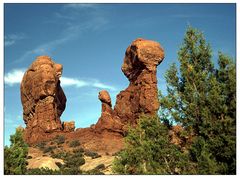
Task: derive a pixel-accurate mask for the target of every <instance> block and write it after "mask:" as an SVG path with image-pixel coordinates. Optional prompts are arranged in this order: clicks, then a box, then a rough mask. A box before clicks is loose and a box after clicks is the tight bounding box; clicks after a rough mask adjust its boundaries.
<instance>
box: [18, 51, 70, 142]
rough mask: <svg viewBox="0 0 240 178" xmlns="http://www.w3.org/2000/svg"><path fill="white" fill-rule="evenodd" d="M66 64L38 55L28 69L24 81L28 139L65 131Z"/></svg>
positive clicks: (33, 140)
mask: <svg viewBox="0 0 240 178" xmlns="http://www.w3.org/2000/svg"><path fill="white" fill-rule="evenodd" d="M61 74H62V65H60V64H56V63H55V62H54V61H52V60H51V58H50V57H48V56H40V57H38V58H37V59H36V60H35V61H34V62H33V63H32V65H31V66H30V67H29V69H28V70H27V71H26V72H25V74H24V77H23V79H22V82H21V101H22V105H23V119H24V122H25V124H26V129H25V140H26V141H27V142H28V143H32V142H36V141H38V140H39V139H41V138H45V137H47V133H51V132H54V131H60V130H62V124H61V121H60V116H61V114H62V112H63V111H64V109H65V105H66V101H67V100H66V97H65V94H64V92H63V90H62V88H61V86H60V81H59V77H60V76H61Z"/></svg>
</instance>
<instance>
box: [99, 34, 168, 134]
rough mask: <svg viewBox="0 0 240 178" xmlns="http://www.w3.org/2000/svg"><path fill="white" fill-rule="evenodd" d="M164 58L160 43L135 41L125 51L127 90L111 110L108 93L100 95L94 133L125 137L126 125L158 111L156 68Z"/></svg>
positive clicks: (124, 65)
mask: <svg viewBox="0 0 240 178" xmlns="http://www.w3.org/2000/svg"><path fill="white" fill-rule="evenodd" d="M163 58H164V51H163V49H162V47H161V46H160V44H159V43H157V42H154V41H150V40H144V39H141V38H139V39H136V40H135V41H133V42H132V44H131V45H130V46H129V47H128V48H127V50H126V54H125V58H124V63H123V65H122V71H123V73H124V74H125V76H126V77H127V78H128V80H129V81H130V84H129V86H128V88H127V89H125V90H123V91H121V92H120V93H119V94H118V95H117V100H116V105H115V107H114V109H112V104H111V98H110V96H109V94H108V92H107V91H105V90H103V91H101V92H99V100H100V101H101V102H102V114H101V117H100V118H99V120H98V122H97V124H96V125H95V128H96V129H97V131H103V130H104V129H105V130H108V131H115V132H121V133H124V131H125V129H126V127H125V126H127V125H128V123H130V124H135V123H136V120H137V119H138V118H139V116H140V115H141V114H147V115H155V114H156V113H157V110H158V109H159V102H158V89H157V76H156V75H157V66H158V65H159V64H160V63H161V62H162V60H163Z"/></svg>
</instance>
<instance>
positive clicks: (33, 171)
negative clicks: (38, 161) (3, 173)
mask: <svg viewBox="0 0 240 178" xmlns="http://www.w3.org/2000/svg"><path fill="white" fill-rule="evenodd" d="M26 174H27V175H58V174H61V172H60V171H57V170H52V169H49V168H35V169H28V170H27V172H26Z"/></svg>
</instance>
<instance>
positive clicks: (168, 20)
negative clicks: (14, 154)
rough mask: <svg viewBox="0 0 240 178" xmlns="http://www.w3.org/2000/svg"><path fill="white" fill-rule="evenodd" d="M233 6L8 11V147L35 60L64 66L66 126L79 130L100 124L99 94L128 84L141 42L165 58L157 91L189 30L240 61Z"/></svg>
mask: <svg viewBox="0 0 240 178" xmlns="http://www.w3.org/2000/svg"><path fill="white" fill-rule="evenodd" d="M235 16H236V11H235V4H4V52H5V56H4V81H5V82H4V87H5V92H4V97H5V100H4V119H5V120H4V121H5V122H4V131H5V145H6V144H9V136H10V134H13V133H14V132H15V128H16V127H17V126H18V125H22V126H25V124H24V122H23V119H22V106H21V100H20V81H21V78H22V75H23V73H24V72H25V70H26V69H27V68H28V67H29V65H30V64H31V63H32V62H33V61H34V59H35V58H36V56H39V55H49V56H50V57H52V59H53V60H54V61H55V62H57V63H60V64H62V65H63V75H62V79H61V80H62V81H61V82H62V88H63V90H64V92H65V94H66V96H67V99H68V101H67V106H66V109H65V112H64V113H63V115H62V117H61V120H62V121H70V120H75V122H76V127H77V128H79V127H87V126H89V125H91V124H93V123H96V121H97V120H98V118H99V117H100V114H101V103H100V101H99V100H98V92H99V91H100V90H102V89H107V90H108V91H109V93H110V95H111V98H112V102H113V103H115V98H116V95H117V94H118V93H119V92H120V91H121V90H123V89H125V88H126V87H127V86H128V84H129V82H128V80H127V78H126V77H125V76H124V74H123V73H122V71H121V65H122V63H123V58H124V54H125V50H126V48H127V47H128V45H129V44H130V43H131V42H132V41H133V40H134V39H136V38H139V37H141V38H146V39H151V40H155V41H158V42H160V44H161V45H162V47H163V48H164V49H165V59H164V61H163V62H162V63H161V64H160V65H159V66H158V73H157V76H158V86H159V89H160V90H162V91H163V92H165V87H166V86H165V79H164V73H165V71H166V70H167V69H168V67H169V65H170V64H171V63H172V62H177V51H178V49H179V47H180V45H181V43H182V40H183V37H184V32H185V31H186V28H187V26H188V25H191V26H193V27H195V28H198V29H200V30H201V31H203V33H204V35H205V37H206V39H207V41H208V42H209V43H210V44H211V46H212V50H213V59H214V60H215V62H216V59H217V53H218V51H222V52H224V53H226V54H228V55H230V56H232V57H233V58H235V52H236V49H235V48H236V45H235V38H236V24H235V22H236V17H235Z"/></svg>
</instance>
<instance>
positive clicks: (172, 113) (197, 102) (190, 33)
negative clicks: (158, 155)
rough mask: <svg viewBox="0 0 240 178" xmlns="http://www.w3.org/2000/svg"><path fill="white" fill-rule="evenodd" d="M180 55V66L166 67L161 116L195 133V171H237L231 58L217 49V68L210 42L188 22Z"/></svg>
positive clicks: (192, 152)
mask: <svg viewBox="0 0 240 178" xmlns="http://www.w3.org/2000/svg"><path fill="white" fill-rule="evenodd" d="M178 60H179V62H180V70H179V71H178V69H177V67H176V64H173V65H172V66H171V67H170V69H169V70H168V71H167V72H166V81H167V92H168V94H167V96H163V95H162V94H161V93H160V103H161V108H160V118H168V120H170V121H172V122H175V123H179V124H181V125H182V126H183V127H184V129H185V130H186V131H188V134H189V135H191V136H193V139H192V144H191V145H189V153H190V156H191V160H192V161H193V162H195V163H197V165H198V166H197V170H196V171H197V173H198V174H235V172H236V163H235V162H236V161H235V160H236V69H235V64H234V63H233V62H232V60H231V59H230V58H229V57H228V56H225V55H223V54H222V53H219V59H218V63H219V68H217V69H215V68H214V65H213V63H212V61H211V60H212V57H211V49H210V45H209V44H207V43H206V41H205V39H204V37H203V34H202V33H201V32H199V31H198V30H196V29H193V28H191V27H189V28H188V29H187V32H186V35H185V38H184V42H183V44H182V47H181V48H180V50H179V53H178ZM165 122H166V119H165Z"/></svg>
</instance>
